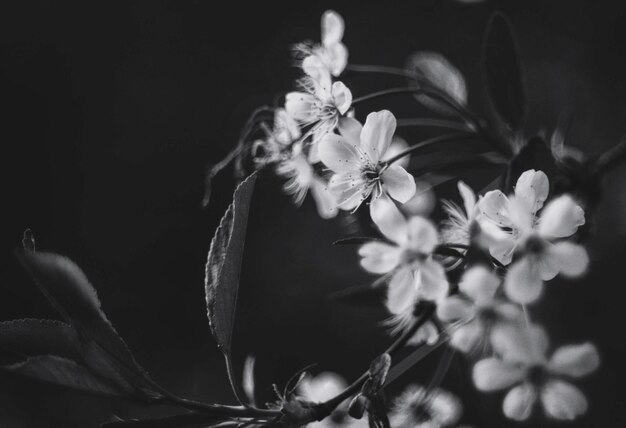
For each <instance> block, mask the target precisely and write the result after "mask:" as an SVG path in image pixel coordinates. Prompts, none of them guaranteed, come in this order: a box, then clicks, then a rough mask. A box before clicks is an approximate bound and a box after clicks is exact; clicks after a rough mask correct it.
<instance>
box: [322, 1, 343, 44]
mask: <svg viewBox="0 0 626 428" xmlns="http://www.w3.org/2000/svg"><path fill="white" fill-rule="evenodd" d="M321 27H322V44H324V45H326V46H328V45H332V44H334V43H339V42H340V41H341V39H342V38H343V32H344V29H345V24H344V22H343V18H342V17H341V15H339V14H338V13H337V12H335V11H334V10H327V11H326V12H324V14H323V15H322V25H321Z"/></svg>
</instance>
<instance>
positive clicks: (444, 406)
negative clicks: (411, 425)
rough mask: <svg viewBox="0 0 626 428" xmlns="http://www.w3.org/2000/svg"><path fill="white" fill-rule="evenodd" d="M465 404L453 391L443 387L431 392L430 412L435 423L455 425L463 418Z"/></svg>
mask: <svg viewBox="0 0 626 428" xmlns="http://www.w3.org/2000/svg"><path fill="white" fill-rule="evenodd" d="M462 410H463V406H462V405H461V401H460V400H459V399H458V398H457V397H456V396H455V395H453V394H452V393H450V392H448V391H445V390H443V389H441V388H435V389H434V390H433V391H432V392H431V393H430V413H431V417H432V419H433V425H429V426H438V427H439V426H445V427H447V426H453V425H454V424H456V423H457V422H458V421H459V419H460V418H461V413H462Z"/></svg>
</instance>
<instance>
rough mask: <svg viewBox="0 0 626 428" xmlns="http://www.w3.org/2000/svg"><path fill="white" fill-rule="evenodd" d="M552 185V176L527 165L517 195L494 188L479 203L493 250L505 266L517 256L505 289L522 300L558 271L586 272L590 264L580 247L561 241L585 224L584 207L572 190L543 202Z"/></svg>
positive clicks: (529, 299)
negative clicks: (572, 195) (574, 197)
mask: <svg viewBox="0 0 626 428" xmlns="http://www.w3.org/2000/svg"><path fill="white" fill-rule="evenodd" d="M548 189H549V183H548V177H547V176H546V175H545V174H544V173H543V172H541V171H535V170H529V171H526V172H524V173H523V174H522V175H521V176H520V178H519V179H518V181H517V185H516V187H515V194H514V195H511V196H509V197H508V198H507V197H506V196H505V195H504V194H503V193H502V192H500V191H499V190H494V191H491V192H488V193H487V194H486V195H485V196H484V197H483V198H482V199H481V200H480V202H479V209H480V211H481V214H482V218H484V219H487V220H486V221H483V222H482V223H481V224H482V226H483V230H489V233H490V234H491V237H492V238H493V240H492V242H491V244H490V247H489V251H490V253H491V255H492V256H493V257H494V258H495V259H497V260H498V261H500V262H501V263H502V264H505V265H507V264H509V263H511V261H512V260H513V257H514V256H517V257H516V259H515V261H514V262H513V263H512V264H511V266H510V267H509V269H508V272H507V276H506V280H505V287H504V289H505V292H506V294H507V296H508V297H509V298H510V299H511V300H514V301H515V302H518V303H524V304H525V303H530V302H533V301H535V300H536V299H537V298H538V297H539V296H540V294H541V292H542V289H543V281H547V280H550V279H552V278H554V277H555V276H556V275H558V274H559V273H560V274H562V275H565V276H568V277H576V276H579V275H582V274H583V273H584V272H585V271H586V269H587V265H588V264H589V258H588V255H587V252H586V250H585V249H584V248H583V247H582V246H580V245H578V244H575V243H572V242H568V241H564V240H563V238H567V237H569V236H571V235H573V234H574V233H575V232H576V230H577V229H578V227H579V226H581V225H583V224H585V213H584V211H583V209H582V208H581V207H580V206H579V205H578V204H576V202H574V200H573V199H572V197H571V196H569V195H562V196H559V197H557V198H556V199H553V200H552V201H550V203H548V204H547V205H546V206H545V207H543V204H544V202H545V201H546V199H547V197H548ZM542 207H543V209H542ZM539 210H541V212H540V213H539ZM494 226H495V227H494Z"/></svg>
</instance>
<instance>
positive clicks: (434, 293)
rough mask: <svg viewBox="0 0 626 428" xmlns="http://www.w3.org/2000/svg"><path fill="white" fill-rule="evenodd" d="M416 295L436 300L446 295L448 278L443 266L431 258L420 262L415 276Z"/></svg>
mask: <svg viewBox="0 0 626 428" xmlns="http://www.w3.org/2000/svg"><path fill="white" fill-rule="evenodd" d="M417 279H418V282H417V295H418V298H420V299H424V300H432V301H435V302H438V301H440V300H442V299H444V298H445V297H446V296H447V295H448V289H449V286H448V278H447V277H446V272H445V271H444V269H443V267H442V266H441V265H440V264H439V263H437V262H436V261H434V260H432V259H428V260H426V261H424V262H422V263H421V265H420V268H419V271H418V276H417Z"/></svg>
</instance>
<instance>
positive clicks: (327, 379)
mask: <svg viewBox="0 0 626 428" xmlns="http://www.w3.org/2000/svg"><path fill="white" fill-rule="evenodd" d="M347 386H348V384H347V382H346V381H345V379H344V378H342V377H341V376H339V375H338V374H336V373H332V372H323V373H320V374H318V375H317V376H315V377H311V376H310V375H309V376H306V377H305V378H304V379H302V381H301V382H300V384H299V385H298V392H299V394H300V395H301V396H302V397H304V398H306V399H307V400H310V401H312V402H314V403H319V402H322V401H326V400H329V399H331V398H333V397H334V396H336V395H337V394H339V393H340V392H341V391H343V390H344V389H345V388H346V387H347Z"/></svg>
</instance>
